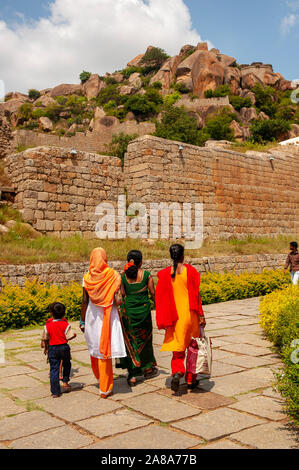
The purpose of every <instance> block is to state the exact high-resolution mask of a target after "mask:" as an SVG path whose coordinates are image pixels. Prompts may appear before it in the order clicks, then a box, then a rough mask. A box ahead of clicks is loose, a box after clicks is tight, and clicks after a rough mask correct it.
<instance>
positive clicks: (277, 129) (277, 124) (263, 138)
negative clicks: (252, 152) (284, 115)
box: [250, 119, 291, 143]
mask: <svg viewBox="0 0 299 470" xmlns="http://www.w3.org/2000/svg"><path fill="white" fill-rule="evenodd" d="M290 128H291V125H290V123H289V122H288V121H284V120H283V119H269V120H266V119H265V120H262V121H258V120H255V121H253V123H252V125H251V126H250V130H251V134H252V138H253V140H254V142H260V143H263V142H269V141H274V140H278V139H279V138H280V137H281V136H283V135H284V134H285V133H286V132H287V131H289V130H290Z"/></svg>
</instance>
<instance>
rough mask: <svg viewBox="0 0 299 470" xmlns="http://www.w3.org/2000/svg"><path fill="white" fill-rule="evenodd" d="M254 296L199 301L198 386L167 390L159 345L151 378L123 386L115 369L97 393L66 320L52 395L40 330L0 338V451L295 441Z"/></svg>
mask: <svg viewBox="0 0 299 470" xmlns="http://www.w3.org/2000/svg"><path fill="white" fill-rule="evenodd" d="M258 304H259V299H248V300H242V301H233V302H226V303H223V304H216V305H209V306H206V307H204V311H205V315H206V318H207V328H206V331H207V333H208V334H209V335H210V336H211V338H212V341H213V373H212V377H211V379H210V380H207V379H202V380H201V381H200V385H199V388H198V389H196V390H195V391H192V392H190V391H187V390H186V385H185V384H184V381H182V384H181V386H180V390H179V392H178V393H177V394H174V393H173V392H172V391H171V390H170V388H169V387H170V380H171V377H170V354H169V353H167V352H160V345H161V344H162V341H163V334H162V332H159V331H158V330H157V329H156V328H155V329H154V344H155V351H156V359H157V362H158V366H159V376H158V377H155V378H154V379H151V380H146V381H143V382H142V381H140V382H139V383H138V385H137V386H136V387H134V388H132V389H130V387H129V386H128V385H127V381H126V374H125V371H122V370H119V369H116V370H115V374H116V376H117V378H116V379H115V384H114V395H113V396H112V397H111V398H110V399H108V400H102V399H100V398H99V391H98V387H97V384H96V380H95V378H94V377H93V375H92V373H91V369H90V367H89V356H88V352H87V349H86V345H85V342H84V337H83V335H82V333H81V332H80V331H79V328H78V323H74V327H75V330H76V331H77V338H76V339H75V341H73V342H72V344H71V348H72V358H73V359H72V365H73V370H72V379H71V385H72V388H73V391H72V393H70V394H64V395H62V397H61V398H59V399H53V398H52V397H51V395H50V388H49V368H48V366H47V364H46V359H45V357H44V356H43V353H42V350H41V349H40V334H41V328H35V329H29V330H28V329H27V330H19V331H11V332H8V333H3V334H1V335H0V339H1V340H2V341H3V342H4V343H5V353H6V354H5V358H6V363H5V364H0V449H3V448H12V449H25V448H35V449H49V448H63V449H131V448H133V449H134V448H135V449H137V448H141V449H202V448H203V449H242V448H250V449H254V448H259V449H264V448H271V449H275V448H298V441H297V440H296V437H297V436H296V430H295V429H294V426H292V425H291V423H290V422H289V420H288V417H287V415H286V414H285V412H284V408H283V405H284V403H283V400H282V399H281V397H280V395H279V394H278V393H277V392H276V391H275V390H274V389H273V387H272V385H273V383H274V381H275V378H274V372H275V371H277V370H278V369H280V368H281V363H280V360H279V357H277V355H275V354H274V353H273V351H272V348H271V344H270V343H269V342H268V341H267V340H266V339H265V338H264V335H263V332H262V329H261V328H260V326H259V325H258Z"/></svg>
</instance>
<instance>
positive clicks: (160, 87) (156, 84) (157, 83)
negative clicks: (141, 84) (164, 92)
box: [151, 82, 162, 90]
mask: <svg viewBox="0 0 299 470" xmlns="http://www.w3.org/2000/svg"><path fill="white" fill-rule="evenodd" d="M151 88H156V90H161V89H162V83H161V82H154V83H152V84H151Z"/></svg>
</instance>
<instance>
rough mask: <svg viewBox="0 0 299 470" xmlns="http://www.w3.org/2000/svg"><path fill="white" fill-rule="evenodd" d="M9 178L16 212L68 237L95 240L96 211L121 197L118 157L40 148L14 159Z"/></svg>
mask: <svg viewBox="0 0 299 470" xmlns="http://www.w3.org/2000/svg"><path fill="white" fill-rule="evenodd" d="M7 166H8V172H9V176H10V179H11V181H12V182H13V184H14V186H15V188H16V192H17V195H16V198H15V206H16V207H17V208H18V209H19V210H21V212H22V214H23V218H24V220H25V221H26V222H29V223H31V224H32V225H33V227H34V228H36V229H37V230H39V231H41V232H43V233H50V234H53V235H57V236H59V237H64V236H67V235H70V234H72V233H75V232H80V233H82V234H83V235H84V237H86V238H93V237H94V236H95V235H94V231H95V225H96V222H97V220H98V216H96V214H95V209H96V206H97V205H98V204H99V203H100V202H103V201H117V196H118V194H119V193H121V194H122V193H123V176H122V168H121V162H120V160H119V159H118V158H116V157H109V156H101V155H97V154H95V153H85V152H77V154H76V155H72V154H71V153H70V152H69V151H67V150H64V149H61V148H57V147H38V148H34V149H28V150H26V151H25V152H21V153H17V154H15V155H10V156H9V157H8V158H7Z"/></svg>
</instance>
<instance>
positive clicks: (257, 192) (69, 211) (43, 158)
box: [7, 136, 299, 239]
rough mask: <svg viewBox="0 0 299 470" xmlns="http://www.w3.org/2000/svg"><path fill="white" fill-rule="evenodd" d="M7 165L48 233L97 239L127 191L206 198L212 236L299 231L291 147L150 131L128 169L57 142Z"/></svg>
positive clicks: (132, 148)
mask: <svg viewBox="0 0 299 470" xmlns="http://www.w3.org/2000/svg"><path fill="white" fill-rule="evenodd" d="M7 164H8V170H9V176H10V179H11V181H12V183H13V185H14V187H15V191H16V193H17V196H16V200H15V204H16V207H17V208H18V209H20V210H22V212H23V216H24V219H25V220H26V221H28V222H30V223H32V225H33V226H34V227H35V228H36V229H37V230H39V231H41V232H43V233H52V234H55V235H58V236H67V235H69V234H72V233H74V232H80V233H82V234H83V236H85V237H95V226H96V222H97V221H98V219H99V216H98V215H96V214H95V209H96V207H97V205H98V204H100V203H102V202H105V201H106V202H107V201H108V202H111V203H112V204H113V205H114V206H116V204H117V202H118V196H119V195H124V194H126V195H127V201H128V202H129V203H133V202H142V203H144V204H145V205H146V206H147V207H148V206H149V204H150V203H153V202H154V203H161V202H165V203H179V204H183V203H193V204H194V203H202V204H203V228H204V237H205V238H210V239H219V238H229V237H239V238H241V237H244V236H247V235H253V236H259V235H270V236H272V235H273V236H274V235H279V234H289V233H299V217H298V210H297V205H298V187H299V176H298V175H299V172H298V170H299V160H298V156H297V155H296V154H295V152H293V150H292V149H291V148H290V149H284V150H280V149H278V150H273V151H272V152H271V153H258V152H247V154H241V153H237V152H234V151H231V150H226V149H224V148H218V147H196V146H192V145H188V144H182V143H181V142H174V141H167V140H164V139H159V138H156V137H152V136H143V137H139V138H138V139H136V140H135V141H133V142H131V143H130V144H129V147H128V152H127V154H126V156H125V164H124V168H123V169H122V168H121V164H120V160H118V159H117V158H115V157H107V156H100V155H97V154H95V153H86V152H77V155H75V156H74V155H71V153H70V152H69V151H68V150H65V149H61V148H56V147H39V148H35V149H29V150H27V151H25V152H21V153H18V154H15V155H11V156H10V157H8V159H7ZM116 219H117V218H116ZM170 221H172V218H171V219H170ZM148 233H149V232H148ZM171 235H172V229H171V227H170V236H171ZM182 238H183V232H182Z"/></svg>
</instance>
